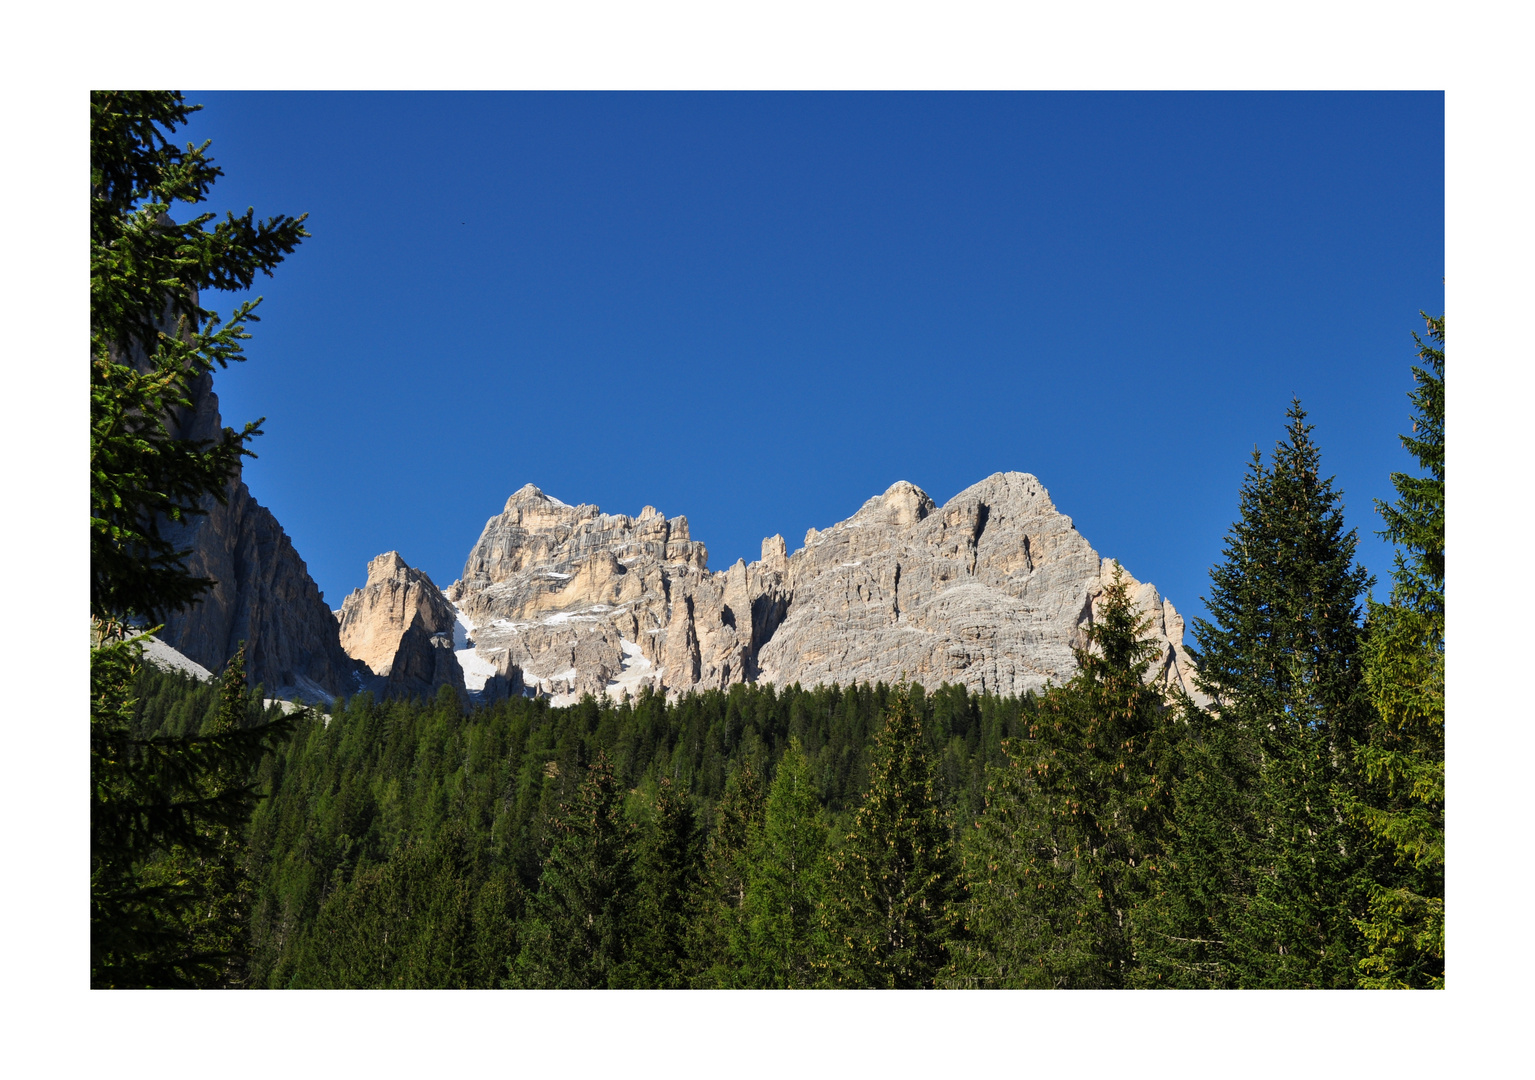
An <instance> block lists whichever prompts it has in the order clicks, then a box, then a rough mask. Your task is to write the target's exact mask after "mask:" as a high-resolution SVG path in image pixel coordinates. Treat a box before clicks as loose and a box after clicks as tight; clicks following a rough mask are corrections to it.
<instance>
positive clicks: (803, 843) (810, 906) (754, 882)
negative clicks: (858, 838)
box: [745, 738, 826, 990]
mask: <svg viewBox="0 0 1535 1080" xmlns="http://www.w3.org/2000/svg"><path fill="white" fill-rule="evenodd" d="M747 865H748V870H747V874H748V882H747V887H746V897H745V908H746V911H747V913H748V920H749V923H750V930H751V944H752V952H751V956H750V958H749V961H748V967H749V971H750V981H751V983H752V985H754V986H758V987H763V988H766V989H775V990H796V989H803V988H806V987H810V986H814V985H815V984H816V980H817V975H816V970H815V968H816V961H817V960H818V959H819V958H820V957H821V956H823V955H824V954H825V951H826V946H825V940H824V936H823V934H822V929H821V925H820V921H819V918H818V914H819V909H820V906H821V903H822V900H823V894H824V891H825V886H824V883H825V873H826V822H825V820H824V815H823V814H822V811H821V800H820V798H819V797H818V796H817V794H816V792H815V789H814V786H813V783H812V778H811V774H810V765H809V762H808V761H806V759H805V753H804V750H803V749H802V748H801V746H800V742H799V740H798V739H797V738H791V739H790V741H789V746H788V748H787V749H786V750H785V751H784V756H783V757H782V758H781V759H780V760H779V763H778V771H777V774H776V775H775V776H774V777H773V785H772V787H770V788H769V789H768V794H767V804H766V808H765V813H764V817H763V823H762V829H761V831H760V832H759V833H758V834H757V837H756V842H755V843H754V844H753V845H752V850H751V857H750V859H749V860H748V864H747Z"/></svg>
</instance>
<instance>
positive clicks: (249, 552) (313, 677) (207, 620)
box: [160, 482, 356, 702]
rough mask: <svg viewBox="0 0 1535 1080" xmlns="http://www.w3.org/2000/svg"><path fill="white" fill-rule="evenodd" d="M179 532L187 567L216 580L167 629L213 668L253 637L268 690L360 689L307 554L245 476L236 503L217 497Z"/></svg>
mask: <svg viewBox="0 0 1535 1080" xmlns="http://www.w3.org/2000/svg"><path fill="white" fill-rule="evenodd" d="M208 511H209V512H208V513H207V515H205V516H199V517H194V518H192V519H191V520H190V521H189V523H188V525H187V526H186V528H185V530H184V531H183V532H182V533H181V535H180V536H179V537H178V541H179V542H180V543H182V544H183V545H184V546H187V547H190V548H191V549H192V554H191V555H190V556H189V557H188V558H187V560H186V566H187V568H188V569H189V570H190V571H191V572H192V573H193V574H195V575H197V576H199V577H206V578H212V579H213V581H214V582H215V584H214V585H213V587H212V588H211V589H209V590H208V592H206V593H204V594H203V596H202V598H201V599H200V600H198V601H197V602H196V603H195V604H193V605H192V606H191V607H189V608H186V609H184V610H182V611H179V612H176V613H175V614H173V615H171V616H170V617H169V618H168V620H167V621H166V624H165V629H164V630H163V631H162V632H161V634H160V637H161V638H162V639H163V640H164V641H165V642H166V644H168V645H170V646H171V647H172V648H174V649H176V650H177V651H178V652H180V653H182V654H183V655H185V656H187V657H188V658H190V659H191V660H193V661H195V662H196V663H198V664H201V665H202V666H203V667H205V668H208V669H209V670H210V671H220V670H222V669H223V667H224V665H225V664H226V663H227V662H228V661H229V658H230V657H231V656H233V655H234V653H235V650H236V649H237V648H239V645H240V642H241V641H244V642H245V670H246V675H247V677H248V679H249V681H250V683H251V684H252V685H256V684H258V683H259V684H261V685H263V686H265V687H266V690H267V695H268V696H269V697H280V698H291V699H294V700H302V701H310V702H319V701H328V700H329V699H330V698H332V697H334V696H335V695H336V694H337V693H338V692H344V691H350V690H351V689H352V685H351V683H352V672H353V671H354V670H355V668H356V665H355V664H354V663H353V661H352V659H351V658H350V657H349V656H347V655H346V653H345V652H343V651H342V649H341V642H340V640H339V638H338V637H337V634H336V619H335V616H334V615H332V614H331V611H330V608H329V607H327V606H326V604H325V598H324V597H323V596H322V595H321V594H320V590H319V588H318V587H317V586H316V585H315V583H314V579H312V578H311V577H310V576H309V570H308V568H307V567H306V566H305V565H304V560H303V559H301V558H299V554H298V552H297V551H295V550H294V548H293V543H292V541H291V540H289V539H288V534H287V533H285V532H283V529H282V526H281V525H279V524H278V523H277V519H276V518H275V517H273V516H272V513H271V511H269V510H268V509H267V508H266V507H264V506H262V505H261V504H260V503H258V502H257V501H256V500H255V499H253V498H251V494H250V490H249V489H248V488H247V487H246V486H245V484H244V483H243V482H241V483H236V484H234V485H233V486H232V487H231V489H230V492H229V498H228V502H227V503H225V504H223V505H220V504H219V503H217V502H214V501H212V500H210V501H209V503H208Z"/></svg>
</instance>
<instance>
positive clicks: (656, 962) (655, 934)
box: [631, 777, 704, 990]
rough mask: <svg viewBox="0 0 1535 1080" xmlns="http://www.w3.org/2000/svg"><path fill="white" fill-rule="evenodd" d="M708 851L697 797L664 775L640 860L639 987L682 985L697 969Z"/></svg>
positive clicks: (636, 959)
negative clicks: (694, 944)
mask: <svg viewBox="0 0 1535 1080" xmlns="http://www.w3.org/2000/svg"><path fill="white" fill-rule="evenodd" d="M703 854H704V853H703V836H702V833H701V832H700V830H699V828H698V821H697V818H696V817H695V815H694V812H693V800H692V799H691V798H690V797H689V796H688V793H687V791H686V790H678V789H677V788H676V787H674V786H673V784H672V782H671V778H670V777H663V778H662V780H661V782H660V784H659V785H658V788H657V791H656V797H655V803H654V805H653V807H652V814H651V820H650V824H649V828H647V829H646V830H645V833H644V836H643V838H642V840H641V842H640V844H639V854H638V858H637V865H636V876H637V879H638V880H637V901H636V905H635V906H636V911H635V914H636V919H635V929H634V938H633V943H632V950H631V951H632V953H633V956H634V968H635V979H636V982H637V984H638V985H640V986H647V987H655V988H657V989H666V990H670V989H681V988H683V987H687V986H689V985H691V981H692V978H693V976H694V975H695V974H697V972H696V971H694V969H693V964H692V950H691V948H690V941H689V936H690V934H691V932H692V928H693V924H694V922H695V921H696V919H697V915H698V909H699V907H700V905H701V902H702V899H703V891H702V886H703Z"/></svg>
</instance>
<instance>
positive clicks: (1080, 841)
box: [944, 564, 1178, 988]
mask: <svg viewBox="0 0 1535 1080" xmlns="http://www.w3.org/2000/svg"><path fill="white" fill-rule="evenodd" d="M1145 630H1146V620H1145V619H1144V617H1143V616H1142V615H1141V614H1140V613H1139V612H1138V611H1137V610H1136V609H1135V605H1134V602H1133V600H1132V599H1131V597H1130V596H1129V588H1128V583H1127V582H1126V580H1125V577H1124V573H1123V571H1122V570H1121V569H1120V568H1119V566H1118V565H1117V564H1116V566H1115V568H1114V579H1113V582H1112V583H1111V584H1110V585H1109V587H1108V588H1107V589H1106V590H1105V591H1104V594H1103V598H1102V600H1101V602H1100V606H1099V610H1098V613H1097V616H1096V618H1095V619H1094V621H1093V623H1092V624H1091V626H1090V627H1089V628H1088V632H1087V637H1088V640H1087V644H1086V646H1085V647H1084V648H1080V649H1077V650H1075V653H1076V661H1077V674H1076V675H1075V676H1074V677H1073V678H1072V680H1071V682H1069V683H1068V684H1067V685H1065V686H1063V687H1055V688H1052V689H1051V690H1050V691H1049V692H1047V693H1046V694H1045V696H1044V698H1043V700H1042V701H1041V702H1040V707H1039V710H1038V712H1037V714H1036V715H1035V718H1034V721H1033V723H1032V724H1031V725H1030V729H1029V738H1028V739H1027V740H1011V741H1009V743H1008V745H1007V756H1008V765H1007V766H1006V767H1005V768H1000V769H997V768H993V769H991V770H990V771H989V775H988V777H987V791H986V810H985V813H983V814H982V815H981V818H980V819H979V820H978V821H977V822H976V823H975V827H974V828H973V829H971V830H969V831H968V832H967V834H966V836H965V840H964V844H963V865H964V870H963V874H962V880H963V881H964V887H965V903H964V905H963V907H962V909H961V910H962V911H963V912H964V925H965V929H966V930H967V932H968V933H967V935H966V939H964V940H960V941H957V942H956V943H955V945H954V949H953V952H954V961H953V963H952V965H951V967H950V968H949V969H948V971H947V972H946V973H945V978H944V982H945V984H946V985H955V986H981V987H1030V986H1032V987H1061V988H1112V987H1120V986H1124V985H1126V984H1127V983H1128V982H1129V980H1130V975H1131V971H1132V969H1133V967H1134V963H1135V958H1134V946H1133V940H1132V933H1131V917H1132V912H1133V910H1134V908H1135V907H1136V905H1137V904H1138V902H1139V900H1140V898H1141V896H1142V894H1143V892H1144V889H1145V875H1146V872H1147V869H1148V864H1149V863H1150V861H1151V860H1153V859H1154V858H1155V856H1156V854H1157V853H1158V850H1159V845H1160V841H1161V826H1162V822H1163V820H1164V819H1165V817H1166V815H1167V800H1168V790H1169V780H1170V769H1171V767H1172V760H1171V759H1172V748H1171V744H1172V741H1173V738H1174V731H1173V725H1174V724H1175V723H1176V722H1177V717H1178V714H1177V713H1176V712H1174V711H1172V710H1169V709H1167V708H1166V707H1165V705H1164V702H1163V700H1162V696H1161V694H1160V693H1159V692H1158V691H1157V690H1155V689H1154V688H1152V687H1150V686H1147V685H1146V673H1147V671H1148V670H1149V668H1150V662H1151V657H1152V655H1153V654H1154V652H1155V646H1154V645H1152V644H1150V643H1149V642H1146V641H1144V640H1143V639H1142V635H1143V634H1144V632H1145Z"/></svg>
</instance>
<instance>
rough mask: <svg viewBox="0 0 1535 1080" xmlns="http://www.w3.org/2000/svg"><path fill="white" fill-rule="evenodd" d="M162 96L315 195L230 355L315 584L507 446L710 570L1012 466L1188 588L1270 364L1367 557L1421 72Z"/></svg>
mask: <svg viewBox="0 0 1535 1080" xmlns="http://www.w3.org/2000/svg"><path fill="white" fill-rule="evenodd" d="M188 97H189V99H190V100H192V101H197V102H202V103H203V104H205V105H206V108H205V109H204V111H203V112H202V113H200V114H198V115H197V117H196V118H195V119H194V122H193V125H192V126H191V127H190V128H189V129H187V131H186V134H185V135H184V138H190V139H194V140H201V139H203V138H210V139H212V140H213V146H212V153H213V156H214V158H215V159H216V161H217V162H218V163H219V164H220V165H221V166H222V167H223V168H224V169H225V171H226V174H227V175H226V176H225V177H224V179H223V180H221V181H220V183H219V184H218V185H217V186H216V187H215V189H214V192H213V198H212V200H211V202H210V204H209V207H210V208H211V209H216V210H218V211H220V212H222V211H223V210H225V209H234V210H243V209H244V208H245V207H246V206H247V205H250V206H254V207H255V208H256V211H257V214H258V215H268V214H272V213H278V212H284V213H300V212H304V211H307V212H309V215H310V217H309V221H308V227H309V230H310V232H311V233H313V237H312V238H311V239H309V240H308V241H306V242H305V243H304V244H303V246H302V247H301V248H300V249H299V250H298V252H297V253H295V254H294V255H293V256H292V257H290V259H289V260H288V261H287V262H286V263H284V264H283V265H282V266H281V267H279V269H278V271H277V274H276V276H275V277H274V278H272V279H270V280H263V281H261V282H260V284H259V288H258V290H257V291H259V292H260V293H262V294H264V295H265V297H266V301H265V303H264V304H263V306H262V309H261V314H262V315H263V319H262V322H261V323H260V324H258V325H257V326H256V327H255V328H254V336H253V338H252V340H251V341H250V342H249V343H248V344H247V355H248V357H249V360H248V362H247V363H245V364H243V365H240V366H238V367H236V368H233V369H231V370H230V371H229V372H226V373H222V374H220V375H219V376H218V377H217V382H216V387H217V389H218V391H219V394H220V398H221V404H222V407H223V413H224V419H225V422H226V423H229V424H236V423H238V422H243V421H245V420H249V419H255V418H256V417H258V416H263V415H264V416H266V417H267V421H266V425H265V429H266V435H265V436H264V437H262V438H261V439H259V440H257V442H256V443H255V444H254V448H255V450H256V452H257V453H258V454H259V455H260V458H259V460H257V461H254V462H249V463H247V466H246V480H247V482H248V483H249V485H250V487H251V490H252V492H253V494H254V495H255V497H256V498H257V499H258V500H259V501H261V502H262V503H264V504H265V505H267V506H269V507H271V508H272V510H273V511H274V512H275V513H276V515H277V517H278V519H279V520H280V521H281V522H282V524H283V526H284V527H285V528H286V530H287V531H288V533H289V535H290V536H291V537H292V538H293V540H294V543H295V545H296V546H297V548H298V550H299V552H300V554H301V555H302V556H303V557H304V559H305V560H306V562H307V563H308V565H309V569H310V572H311V573H312V574H313V576H314V578H315V580H316V581H317V582H318V584H319V585H320V588H321V589H322V590H324V592H325V595H326V599H327V601H328V602H329V603H330V604H331V606H332V607H339V606H340V602H341V600H342V598H343V597H344V596H345V594H346V593H347V592H348V591H349V590H350V589H352V588H354V587H356V586H358V585H360V584H361V583H362V581H363V580H364V576H365V566H366V563H367V560H368V559H369V558H371V557H372V556H373V555H376V554H378V553H379V552H382V551H386V550H390V549H397V550H399V551H400V552H401V553H402V554H403V555H404V556H405V558H406V559H407V560H408V561H410V562H411V563H412V564H413V565H417V566H420V567H421V568H423V569H425V570H426V571H427V572H428V573H429V574H431V575H432V577H433V579H434V580H436V581H437V582H438V583H439V584H440V585H443V586H446V585H447V584H448V583H450V582H451V581H452V580H453V579H454V578H456V577H457V576H458V575H459V573H460V571H461V569H462V566H463V562H464V558H465V556H466V555H467V554H468V552H469V549H470V547H471V546H472V545H473V543H474V541H475V539H476V538H477V537H478V535H479V532H480V529H481V528H482V527H483V525H484V523H485V520H486V519H487V518H489V517H491V516H493V515H494V514H496V513H498V512H499V511H500V509H501V506H502V504H503V503H504V502H505V500H506V497H507V495H508V494H510V493H511V492H512V491H514V490H515V489H516V488H518V487H520V486H521V485H522V484H524V483H526V482H529V481H531V482H533V483H536V484H538V485H539V486H540V487H542V488H543V489H544V490H545V491H547V492H549V493H550V494H553V495H555V496H557V497H559V498H561V499H563V500H565V501H566V502H570V503H576V502H591V503H596V504H598V505H599V506H601V507H602V508H603V509H604V510H606V511H609V512H614V513H631V514H633V513H637V512H638V511H639V509H640V508H641V507H642V506H644V505H646V504H650V505H654V506H656V507H658V508H659V509H661V510H662V511H663V512H665V513H666V514H667V515H668V516H673V515H677V514H686V515H687V517H688V519H689V522H690V524H691V527H692V533H693V536H694V537H695V538H696V539H700V540H702V541H704V542H705V543H706V544H707V545H708V548H709V552H710V566H711V567H713V568H714V569H723V568H725V567H726V566H728V565H729V563H731V562H733V561H734V560H735V559H736V558H738V557H744V558H746V559H747V560H748V561H750V560H752V559H755V558H756V557H757V556H758V553H759V550H760V542H761V539H762V537H764V536H767V535H771V534H772V533H779V532H781V533H782V534H783V535H784V536H785V537H786V538H787V539H788V541H789V546H790V549H791V550H793V549H794V548H796V547H798V546H799V544H800V541H801V539H802V537H803V536H804V533H805V530H806V529H807V528H809V527H810V526H816V527H819V528H824V527H825V526H827V525H830V524H831V523H832V522H834V521H837V520H840V519H842V518H845V517H847V516H848V515H850V514H851V513H853V512H854V511H855V510H856V509H857V508H858V506H859V505H860V504H861V503H862V502H863V500H864V499H866V498H868V497H869V496H871V495H875V494H878V493H879V492H881V491H883V490H884V489H885V488H886V487H888V486H889V485H890V484H891V483H893V482H895V481H896V480H909V481H911V482H913V483H915V484H918V485H919V486H921V487H922V488H924V489H925V490H927V491H928V492H929V494H931V495H932V496H933V497H934V498H935V499H936V500H938V502H940V503H942V502H943V501H945V500H946V499H948V498H949V497H951V496H952V495H954V494H955V493H956V492H958V491H960V490H961V489H963V488H965V487H967V486H968V485H970V484H971V483H974V482H975V481H977V480H980V479H981V478H983V477H985V476H987V475H989V474H991V473H993V472H997V471H1002V470H1020V471H1025V472H1031V473H1034V474H1035V475H1036V476H1038V477H1039V478H1040V479H1041V480H1042V481H1043V483H1044V484H1045V486H1046V487H1047V488H1048V489H1049V491H1050V493H1051V495H1052V497H1053V499H1054V501H1055V503H1056V505H1057V507H1059V508H1060V509H1061V511H1062V512H1064V513H1066V514H1068V515H1070V516H1071V517H1072V518H1073V519H1074V521H1075V523H1076V525H1077V527H1078V529H1079V530H1080V531H1081V532H1082V534H1083V535H1084V536H1085V537H1086V538H1087V539H1088V540H1089V542H1091V543H1092V544H1093V546H1094V547H1095V548H1097V549H1098V551H1099V552H1100V553H1101V554H1103V555H1106V556H1113V557H1117V558H1118V559H1120V560H1121V562H1122V563H1123V564H1124V565H1125V567H1126V568H1127V569H1128V570H1129V571H1130V572H1131V573H1133V574H1134V575H1135V576H1136V577H1137V578H1139V579H1141V580H1145V581H1152V582H1155V583H1156V584H1157V585H1158V587H1159V588H1160V589H1161V590H1162V592H1163V594H1164V595H1166V596H1168V597H1169V598H1170V599H1171V600H1172V601H1173V603H1174V604H1175V605H1177V606H1178V608H1179V609H1180V610H1181V611H1183V612H1184V613H1185V614H1186V615H1198V614H1201V613H1202V611H1203V606H1202V604H1201V603H1200V600H1199V597H1200V596H1201V595H1202V594H1204V593H1205V592H1206V591H1207V588H1208V576H1207V575H1208V570H1209V567H1210V565H1211V563H1212V562H1214V561H1215V560H1216V559H1218V558H1219V555H1220V550H1221V545H1222V541H1223V538H1224V536H1225V533H1226V531H1227V529H1228V528H1229V526H1230V524H1231V521H1232V519H1233V517H1234V515H1235V514H1236V507H1237V491H1238V487H1239V485H1240V483H1241V480H1242V476H1243V471H1244V469H1245V468H1246V465H1247V462H1248V458H1249V456H1250V454H1251V451H1252V449H1253V447H1254V446H1255V445H1256V446H1258V447H1259V448H1260V449H1262V450H1264V452H1265V453H1267V452H1268V451H1269V450H1271V448H1272V446H1273V444H1274V441H1275V440H1276V439H1278V438H1279V437H1281V435H1282V434H1283V427H1284V413H1285V409H1286V407H1287V404H1288V402H1289V399H1290V398H1291V396H1292V395H1295V396H1299V397H1300V398H1301V399H1302V402H1303V403H1304V404H1305V406H1306V407H1307V409H1308V410H1309V412H1310V414H1311V419H1312V421H1313V422H1314V423H1315V424H1316V432H1315V438H1316V440H1317V441H1318V443H1319V444H1320V446H1321V449H1322V456H1323V466H1324V469H1325V470H1326V471H1328V472H1330V473H1333V474H1336V476H1337V479H1338V484H1339V486H1340V488H1341V489H1342V490H1343V492H1344V494H1345V501H1346V505H1347V513H1348V519H1349V522H1350V524H1351V525H1353V526H1355V527H1357V528H1358V530H1359V532H1360V549H1359V553H1360V559H1361V561H1362V562H1363V563H1364V564H1365V565H1366V566H1368V567H1369V568H1370V569H1371V570H1372V571H1374V572H1375V573H1376V574H1377V575H1378V576H1379V577H1380V578H1381V579H1382V581H1383V582H1384V581H1385V579H1386V578H1387V576H1388V574H1389V569H1390V549H1389V548H1387V547H1386V546H1385V545H1383V544H1381V543H1380V541H1378V540H1377V539H1376V538H1375V537H1374V535H1373V531H1374V530H1375V529H1376V528H1378V527H1379V523H1378V518H1377V517H1376V515H1375V514H1374V513H1373V512H1372V510H1371V500H1372V499H1375V498H1382V499H1389V498H1390V497H1391V495H1392V493H1391V489H1390V485H1389V481H1388V474H1389V473H1390V472H1391V471H1392V470H1393V469H1406V468H1410V466H1411V463H1410V460H1409V459H1408V458H1407V456H1406V454H1405V453H1404V452H1403V451H1402V450H1401V448H1400V446H1399V444H1398V442H1397V434H1398V433H1399V432H1401V431H1403V430H1406V428H1407V426H1408V424H1409V422H1410V419H1409V405H1408V402H1407V398H1406V394H1407V392H1408V391H1409V390H1410V388H1411V379H1410V375H1409V371H1408V368H1409V365H1410V363H1411V362H1412V352H1413V346H1412V340H1411V337H1410V334H1411V331H1413V330H1414V329H1418V328H1420V326H1421V323H1420V321H1419V319H1418V316H1417V313H1418V311H1419V309H1424V310H1427V311H1430V312H1431V313H1437V312H1438V311H1440V310H1442V307H1443V296H1444V285H1443V276H1444V108H1443V96H1442V95H1441V94H1438V93H1431V94H1430V93H1424V94H1318V93H1280V94H1255V93H1240V94H1213V93H1190V94H1170V93H1162V94H1144V95H1136V94H1109V93H1093V94H1034V93H1026V94H969V93H946V94H919V93H902V94H797V93H773V94H694V93H689V94H458V93H453V94H397V93H385V94H373V93H343V94H299V93H259V94H246V93H227V92H221V93H202V92H196V91H190V92H188ZM232 300H233V298H232V297H230V296H228V295H224V294H216V295H212V296H209V297H205V304H208V305H209V306H212V307H214V308H216V309H218V310H221V311H227V310H228V309H229V307H230V306H231V302H232Z"/></svg>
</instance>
